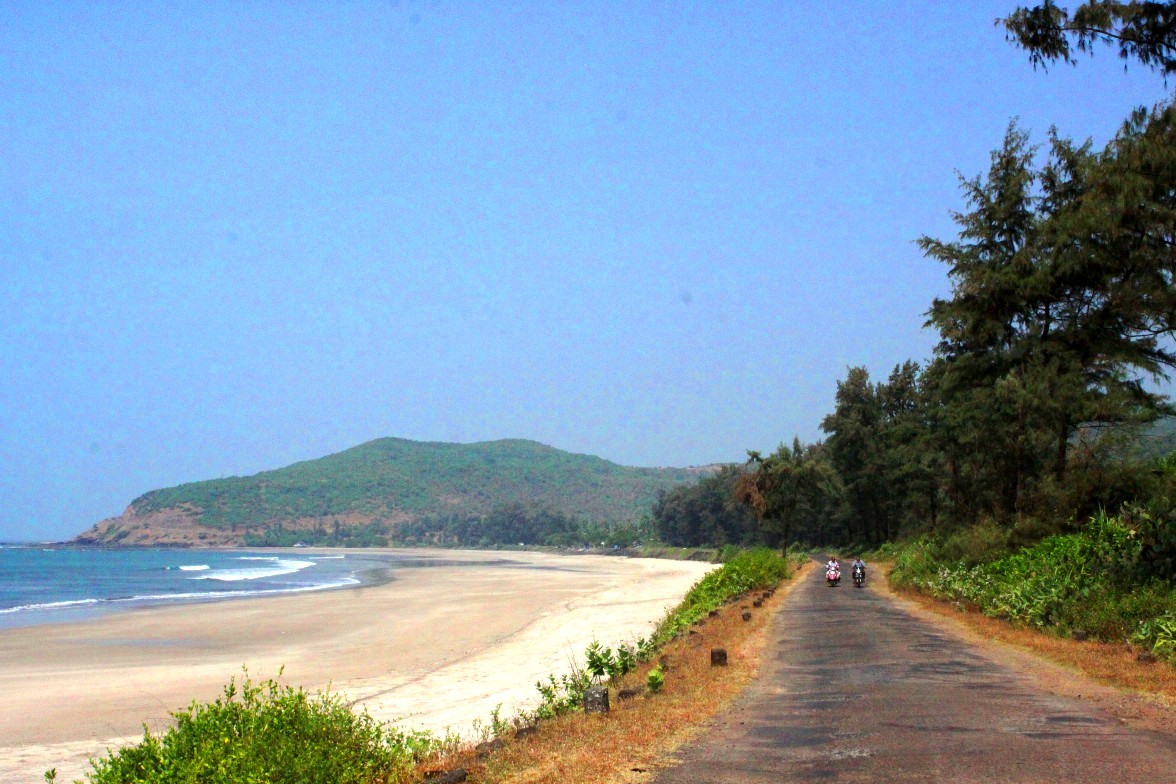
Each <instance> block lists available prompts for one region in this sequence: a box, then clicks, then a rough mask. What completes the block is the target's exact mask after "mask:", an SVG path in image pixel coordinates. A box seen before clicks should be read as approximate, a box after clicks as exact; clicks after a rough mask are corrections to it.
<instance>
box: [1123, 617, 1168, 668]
mask: <svg viewBox="0 0 1176 784" xmlns="http://www.w3.org/2000/svg"><path fill="white" fill-rule="evenodd" d="M1131 642H1133V643H1135V644H1136V645H1143V646H1146V647H1147V648H1149V649H1150V650H1151V652H1152V653H1154V654H1155V655H1156V656H1158V657H1160V658H1162V659H1168V660H1169V661H1171V662H1172V663H1173V664H1176V613H1172V612H1167V613H1164V614H1163V615H1161V616H1160V617H1159V618H1152V619H1151V620H1149V621H1143V622H1142V623H1140V624H1139V628H1137V629H1136V631H1135V633H1134V634H1132V635H1131Z"/></svg>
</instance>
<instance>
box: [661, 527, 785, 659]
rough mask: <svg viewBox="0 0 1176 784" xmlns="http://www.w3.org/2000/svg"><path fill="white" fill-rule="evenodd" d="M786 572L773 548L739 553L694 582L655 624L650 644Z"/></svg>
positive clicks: (770, 583) (774, 581)
mask: <svg viewBox="0 0 1176 784" xmlns="http://www.w3.org/2000/svg"><path fill="white" fill-rule="evenodd" d="M790 574H791V568H790V565H789V561H788V559H787V558H784V557H782V556H781V555H780V554H779V553H777V552H776V551H774V550H769V549H768V548H766V547H765V548H757V549H754V550H746V551H744V552H742V553H740V554H739V555H737V556H735V557H733V558H732V559H731V560H729V561H727V562H726V563H725V564H723V565H722V566H720V567H719V568H718V569H715V570H714V571H712V572H709V573H707V575H706V576H705V577H703V578H702V579H701V580H699V581H698V582H697V583H695V584H694V586H693V587H692V588H691V589H690V591H689V592H688V593H687V594H686V596H685V598H684V599H683V600H682V603H681V604H679V605H678V606H677V607H676V608H675V609H674V610H672V611H671V612H670V613H669V614H667V615H666V617H665V618H664V619H663V620H662V621H661V623H660V624H658V627H657V630H656V631H655V632H654V634H653V641H654V645H656V646H660V645H662V644H664V643H665V642H667V641H668V640H670V639H672V638H674V637H676V636H677V635H679V634H681V633H682V632H683V631H685V630H686V629H687V628H689V627H690V625H691V624H693V623H694V622H695V621H698V620H700V619H702V618H703V617H705V616H706V615H707V614H708V613H709V612H710V611H711V610H715V609H718V608H719V607H721V606H722V605H723V604H724V603H725V602H728V601H730V600H731V599H733V598H734V597H736V596H741V595H743V594H745V593H747V592H749V591H755V590H763V589H766V588H772V587H775V586H776V585H777V584H778V583H779V582H780V581H781V580H783V579H786V578H787V577H788V576H789V575H790Z"/></svg>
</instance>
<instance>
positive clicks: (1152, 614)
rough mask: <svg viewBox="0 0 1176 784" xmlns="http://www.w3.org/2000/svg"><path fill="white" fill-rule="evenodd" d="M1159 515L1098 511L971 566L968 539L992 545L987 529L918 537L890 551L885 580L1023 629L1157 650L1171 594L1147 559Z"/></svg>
mask: <svg viewBox="0 0 1176 784" xmlns="http://www.w3.org/2000/svg"><path fill="white" fill-rule="evenodd" d="M1163 519H1164V518H1163V517H1162V516H1161V515H1153V514H1151V513H1148V512H1145V511H1141V510H1139V509H1135V508H1125V510H1124V514H1122V515H1120V516H1119V517H1111V516H1108V515H1106V514H1104V513H1099V514H1097V515H1095V516H1094V517H1093V518H1091V519H1090V520H1089V521H1088V522H1087V524H1086V525H1085V526H1084V527H1083V528H1082V530H1081V531H1079V532H1078V533H1073V534H1062V535H1055V536H1050V537H1048V538H1046V539H1043V540H1042V541H1040V542H1037V543H1036V544H1034V545H1033V546H1031V547H1023V548H1020V549H1019V550H1018V551H1017V552H1014V553H1008V554H1005V555H1004V556H1003V557H1000V558H996V559H995V560H989V561H979V562H978V561H977V560H976V557H977V554H978V553H979V552H981V550H982V548H980V547H977V546H968V543H971V545H975V544H976V543H983V542H986V541H989V542H990V541H993V540H994V539H995V536H994V534H993V533H992V532H985V531H979V532H977V533H976V534H975V535H974V536H972V537H963V536H959V535H956V536H953V537H950V538H949V539H948V540H945V541H936V540H932V539H929V538H923V539H920V540H918V541H916V542H913V543H911V544H909V545H906V546H904V547H900V548H896V550H897V552H896V553H895V568H894V571H893V572H892V574H891V580H892V581H893V582H894V583H895V584H896V585H900V586H906V587H911V588H914V589H916V590H919V591H922V592H924V593H927V594H930V595H932V596H935V597H937V598H941V599H947V600H949V601H953V602H958V603H961V604H964V605H968V606H971V607H974V608H976V609H979V610H980V611H981V612H983V613H985V614H986V615H991V616H995V617H999V618H1007V619H1009V620H1012V621H1014V622H1016V623H1021V624H1024V625H1027V626H1034V627H1037V628H1040V629H1049V630H1053V631H1056V632H1059V633H1066V632H1068V631H1070V630H1073V629H1083V630H1085V631H1086V632H1088V633H1089V634H1091V635H1093V636H1095V637H1096V638H1099V639H1104V640H1123V639H1126V638H1128V637H1131V638H1132V639H1135V640H1137V641H1138V642H1140V643H1141V644H1146V645H1147V646H1148V647H1151V648H1155V647H1156V646H1157V645H1159V651H1158V652H1159V653H1162V654H1164V655H1165V656H1167V655H1169V654H1168V652H1167V651H1168V647H1167V644H1166V643H1164V642H1163V640H1165V639H1167V637H1166V636H1165V635H1166V634H1167V631H1166V630H1167V629H1168V628H1169V626H1168V625H1167V622H1165V621H1164V620H1163V619H1164V618H1167V617H1170V616H1172V615H1176V590H1173V587H1172V585H1171V583H1170V582H1169V578H1168V577H1167V574H1166V573H1162V572H1157V571H1156V570H1155V567H1154V564H1155V563H1157V560H1153V559H1156V558H1157V556H1155V555H1153V553H1155V552H1157V551H1158V550H1160V549H1162V547H1163V546H1164V545H1163V543H1164V542H1165V541H1166V540H1165V539H1164V536H1165V529H1164V523H1163ZM1157 543H1159V544H1157ZM953 556H954V557H953ZM1160 557H1161V558H1162V556H1160ZM1159 562H1160V563H1162V560H1161V561H1159Z"/></svg>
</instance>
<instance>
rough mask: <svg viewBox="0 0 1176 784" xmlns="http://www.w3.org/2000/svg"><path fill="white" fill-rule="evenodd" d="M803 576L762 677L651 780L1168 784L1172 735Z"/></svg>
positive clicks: (1172, 772) (814, 575)
mask: <svg viewBox="0 0 1176 784" xmlns="http://www.w3.org/2000/svg"><path fill="white" fill-rule="evenodd" d="M848 574H849V573H848V571H846V572H845V575H846V576H845V578H844V579H842V581H841V585H840V586H838V587H836V588H829V587H827V586H826V585H825V581H824V574H823V572H822V570H820V569H817V570H815V571H813V572H811V573H810V574H809V575H808V576H807V577H806V578H805V580H804V583H803V584H801V585H798V586H797V587H796V588H795V589H794V590H793V591H792V593H791V594H790V595H789V597H788V599H787V604H786V605H785V607H784V609H783V610H782V611H781V612H779V613H777V614H776V616H775V618H774V620H773V626H772V631H771V634H772V636H773V639H772V641H771V643H770V644H769V647H768V649H767V650H766V651H765V654H764V656H765V659H764V665H763V668H762V669H761V672H760V677H759V678H758V679H757V680H756V682H755V683H754V684H753V685H752V686H751V687H750V688H749V689H748V690H747V692H745V694H744V695H743V697H741V698H740V700H739V701H738V702H737V703H736V704H735V706H734V707H733V708H732V709H731V710H730V711H728V712H727V713H725V714H723V715H721V716H720V717H719V718H718V719H717V720H716V721H715V722H713V724H712V725H711V727H710V728H709V730H708V731H707V732H706V733H705V734H704V735H702V736H700V738H699V739H698V740H697V741H696V742H695V743H693V744H692V745H690V746H688V747H686V748H685V749H683V750H681V751H680V752H679V754H678V755H676V756H678V757H679V758H680V759H681V760H682V762H681V764H679V765H677V766H675V767H672V768H666V769H663V770H661V771H659V773H658V774H657V775H656V777H655V778H654V781H655V782H656V783H657V784H703V783H704V782H705V783H706V784H719V783H721V782H756V783H757V784H758V782H773V783H775V782H792V781H805V782H867V781H868V782H887V781H893V782H937V783H942V782H1046V781H1058V782H1065V783H1066V784H1081V783H1082V782H1099V784H1103V782H1114V783H1115V784H1126V782H1149V784H1157V783H1158V782H1176V741H1173V739H1171V738H1170V737H1168V736H1166V735H1161V734H1158V733H1151V732H1144V731H1139V730H1136V729H1131V728H1128V727H1126V726H1124V725H1123V724H1122V723H1121V722H1120V721H1119V720H1118V719H1116V718H1114V717H1113V716H1110V715H1108V714H1105V713H1102V712H1101V711H1100V710H1099V709H1097V708H1095V707H1093V706H1092V705H1090V704H1088V703H1085V702H1083V701H1081V700H1075V699H1070V698H1065V697H1058V696H1055V695H1051V694H1048V693H1046V692H1044V691H1041V690H1038V689H1036V688H1035V687H1034V686H1033V683H1032V681H1031V679H1030V678H1029V677H1028V676H1026V675H1023V674H1021V673H1019V672H1017V671H1015V670H1012V669H1009V668H1008V667H1005V666H1001V665H998V664H997V663H995V662H994V661H992V660H991V659H988V658H986V657H985V656H984V655H983V654H982V653H981V652H980V651H978V650H975V649H974V648H973V647H972V646H970V645H969V644H968V643H966V642H964V641H963V640H961V639H959V638H957V637H955V636H954V635H952V634H950V633H949V632H947V631H944V630H943V629H941V628H938V627H937V626H934V625H932V624H930V623H928V622H926V621H923V620H920V619H918V618H916V617H915V616H913V615H911V614H910V613H908V612H907V611H905V610H904V609H903V608H902V607H901V606H900V605H899V604H898V603H897V602H896V601H895V600H894V599H892V598H891V597H889V596H887V595H886V594H885V593H883V592H882V591H879V590H877V588H878V586H872V585H871V584H869V581H867V583H868V584H867V586H866V587H865V588H863V589H858V588H855V587H854V585H853V582H852V580H850V579H849V576H848Z"/></svg>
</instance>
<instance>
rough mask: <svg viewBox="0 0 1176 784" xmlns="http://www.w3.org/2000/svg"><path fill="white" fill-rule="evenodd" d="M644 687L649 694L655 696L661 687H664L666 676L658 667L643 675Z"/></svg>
mask: <svg viewBox="0 0 1176 784" xmlns="http://www.w3.org/2000/svg"><path fill="white" fill-rule="evenodd" d="M645 685H646V686H647V687H648V688H649V693H650V694H657V693H658V692H659V691H661V689H662V686H665V685H666V674H665V673H664V672H662V668H661V666H660V665H659V666H657V667H654V668H653V669H652V670H650V671H649V672H647V673H646V674H645Z"/></svg>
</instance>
